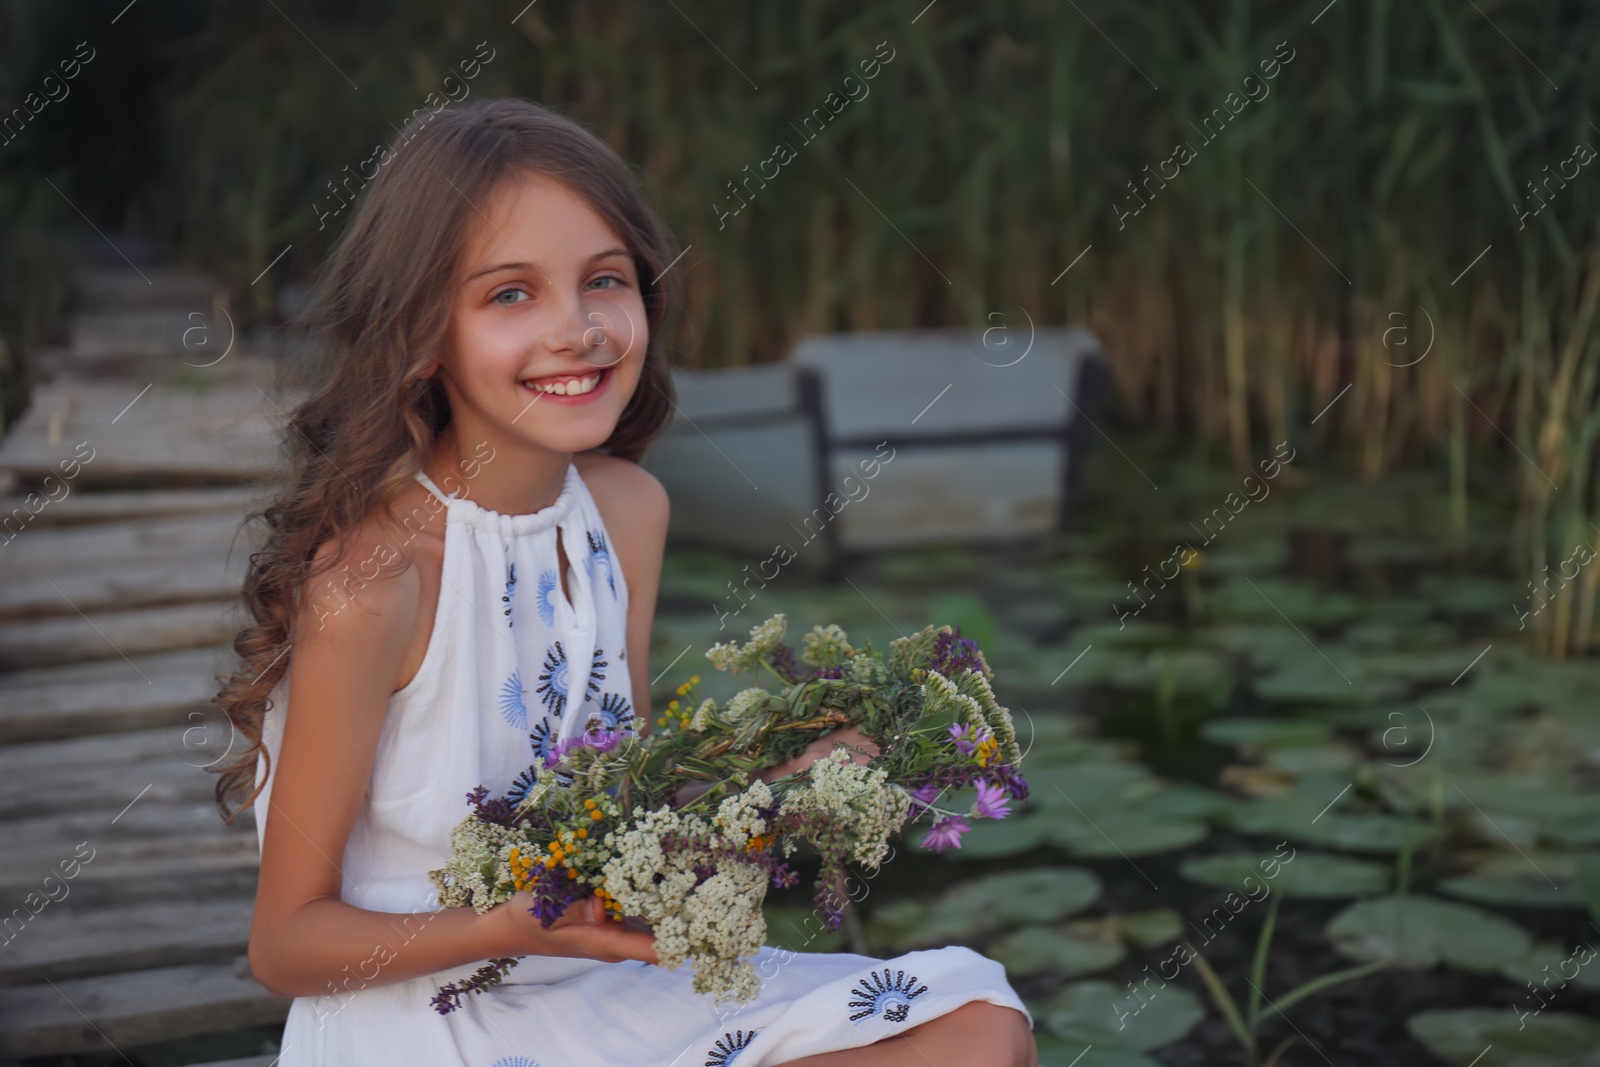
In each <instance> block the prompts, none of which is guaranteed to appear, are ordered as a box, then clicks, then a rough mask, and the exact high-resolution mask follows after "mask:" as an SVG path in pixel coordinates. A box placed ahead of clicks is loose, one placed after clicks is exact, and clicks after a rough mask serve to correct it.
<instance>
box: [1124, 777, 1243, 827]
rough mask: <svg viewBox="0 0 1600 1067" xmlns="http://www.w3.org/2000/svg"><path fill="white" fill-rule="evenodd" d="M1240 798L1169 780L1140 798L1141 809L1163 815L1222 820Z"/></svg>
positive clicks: (1231, 811)
mask: <svg viewBox="0 0 1600 1067" xmlns="http://www.w3.org/2000/svg"><path fill="white" fill-rule="evenodd" d="M1240 804H1241V801H1239V800H1237V799H1236V798H1234V797H1230V796H1228V795H1227V794H1226V793H1219V792H1218V791H1217V790H1215V789H1206V788H1204V787H1203V786H1198V785H1190V784H1188V783H1187V782H1175V783H1170V784H1166V785H1165V786H1164V788H1163V789H1162V790H1161V791H1160V792H1159V793H1155V794H1152V795H1151V796H1150V797H1148V798H1147V799H1145V800H1142V801H1140V802H1139V809H1138V810H1139V811H1140V812H1142V813H1144V814H1147V815H1154V816H1157V817H1158V818H1164V819H1185V820H1200V819H1205V820H1208V821H1222V820H1226V819H1228V818H1229V817H1230V816H1231V815H1232V814H1233V813H1234V812H1235V811H1236V810H1237V809H1238V808H1239V806H1240Z"/></svg>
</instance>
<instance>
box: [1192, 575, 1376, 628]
mask: <svg viewBox="0 0 1600 1067" xmlns="http://www.w3.org/2000/svg"><path fill="white" fill-rule="evenodd" d="M1206 609H1207V610H1208V611H1210V612H1211V613H1212V614H1214V615H1215V616H1216V617H1217V618H1219V619H1224V620H1230V621H1238V622H1264V623H1268V624H1271V623H1275V622H1276V623H1281V622H1283V620H1284V619H1285V618H1288V619H1290V620H1292V621H1293V622H1294V623H1295V624H1297V625H1298V626H1300V628H1301V629H1305V627H1306V625H1307V624H1310V625H1313V626H1320V625H1324V624H1332V623H1340V622H1348V621H1350V620H1351V619H1353V618H1355V617H1356V616H1357V615H1358V614H1360V612H1361V604H1360V602H1359V601H1357V600H1356V599H1355V598H1354V597H1352V596H1349V595H1348V594H1345V593H1332V592H1327V591H1325V590H1321V589H1317V588H1315V587H1314V586H1312V585H1310V584H1309V583H1306V582H1292V581H1284V580H1282V579H1272V578H1261V579H1259V580H1255V581H1250V582H1244V581H1240V582H1229V583H1227V584H1226V585H1222V586H1219V587H1217V588H1216V589H1213V590H1211V591H1210V592H1209V593H1207V595H1206Z"/></svg>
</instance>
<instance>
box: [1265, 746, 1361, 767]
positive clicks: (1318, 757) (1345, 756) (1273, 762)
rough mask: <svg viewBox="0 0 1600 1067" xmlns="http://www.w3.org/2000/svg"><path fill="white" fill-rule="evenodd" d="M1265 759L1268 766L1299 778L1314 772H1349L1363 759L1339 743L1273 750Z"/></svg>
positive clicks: (1285, 747)
mask: <svg viewBox="0 0 1600 1067" xmlns="http://www.w3.org/2000/svg"><path fill="white" fill-rule="evenodd" d="M1264 758H1265V759H1266V762H1267V765H1268V766H1270V767H1272V768H1274V769H1276V770H1280V771H1283V772H1284V773H1286V774H1293V775H1297V776H1298V775H1302V774H1309V773H1311V772H1313V771H1348V770H1350V769H1351V768H1352V767H1354V766H1356V764H1358V763H1360V762H1361V759H1362V757H1361V754H1360V753H1359V752H1357V751H1356V750H1355V749H1353V748H1351V747H1350V746H1349V745H1346V744H1343V743H1341V742H1338V741H1334V742H1332V743H1330V744H1326V745H1290V746H1284V747H1282V748H1272V749H1269V750H1268V751H1267V752H1266V754H1265V757H1264Z"/></svg>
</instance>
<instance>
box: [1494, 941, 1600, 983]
mask: <svg viewBox="0 0 1600 1067" xmlns="http://www.w3.org/2000/svg"><path fill="white" fill-rule="evenodd" d="M1595 955H1596V953H1595V950H1594V948H1593V947H1592V946H1590V945H1589V944H1588V943H1584V944H1582V945H1579V946H1577V947H1575V948H1571V949H1567V948H1563V947H1562V946H1561V945H1560V944H1559V943H1558V942H1555V941H1541V942H1539V943H1538V944H1537V945H1534V946H1533V948H1532V949H1530V950H1529V951H1528V954H1527V955H1526V956H1524V957H1523V958H1522V959H1520V960H1515V961H1513V962H1511V963H1508V964H1506V965H1505V966H1504V967H1502V968H1500V973H1501V974H1503V975H1505V976H1506V977H1507V978H1509V979H1511V980H1512V981H1513V982H1516V983H1517V984H1518V985H1519V986H1521V987H1522V988H1523V990H1524V992H1523V993H1522V995H1523V996H1532V995H1533V994H1532V993H1528V992H1526V991H1525V990H1526V984H1527V983H1529V982H1532V983H1533V984H1534V985H1535V986H1536V987H1540V988H1543V989H1545V990H1548V992H1546V993H1544V994H1543V996H1549V995H1550V993H1554V992H1555V991H1556V990H1558V989H1560V988H1562V986H1563V985H1565V984H1567V983H1569V982H1570V983H1571V984H1573V985H1576V986H1581V987H1583V988H1584V989H1600V963H1597V962H1596V960H1595ZM1545 983H1548V984H1545Z"/></svg>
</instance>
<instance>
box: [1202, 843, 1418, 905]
mask: <svg viewBox="0 0 1600 1067" xmlns="http://www.w3.org/2000/svg"><path fill="white" fill-rule="evenodd" d="M1272 864H1277V866H1276V867H1275V868H1274V867H1273V866H1272ZM1178 870H1179V873H1181V874H1182V875H1183V876H1184V877H1185V878H1187V879H1189V880H1190V881H1192V882H1199V883H1201V884H1202V885H1210V886H1216V887H1218V888H1219V889H1232V890H1235V891H1238V892H1241V893H1244V894H1245V895H1247V896H1253V895H1254V894H1255V893H1258V892H1260V889H1259V888H1254V889H1253V888H1251V885H1247V884H1246V882H1245V879H1246V878H1254V880H1255V881H1254V883H1252V885H1254V886H1255V887H1260V886H1270V887H1271V888H1272V889H1275V890H1277V891H1278V892H1280V893H1282V894H1283V895H1284V896H1286V897H1304V898H1309V899H1321V900H1339V899H1345V898H1349V897H1363V896H1370V895H1372V894H1374V893H1382V892H1385V891H1387V890H1388V888H1389V878H1390V874H1389V868H1388V867H1387V866H1384V865H1383V864H1379V863H1372V862H1370V861H1368V860H1358V859H1351V858H1349V857H1348V856H1334V855H1330V854H1328V853H1326V852H1306V851H1301V852H1296V853H1294V854H1293V856H1292V858H1291V859H1290V860H1288V861H1287V862H1283V861H1282V859H1281V857H1278V856H1275V855H1273V854H1271V853H1251V852H1232V853H1224V854H1221V855H1216V856H1201V857H1197V858H1195V859H1190V860H1185V861H1184V863H1183V865H1182V866H1181V867H1179V868H1178ZM1269 870H1275V872H1276V874H1275V877H1273V878H1271V879H1268V878H1267V877H1266V873H1265V872H1267V871H1269Z"/></svg>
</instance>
